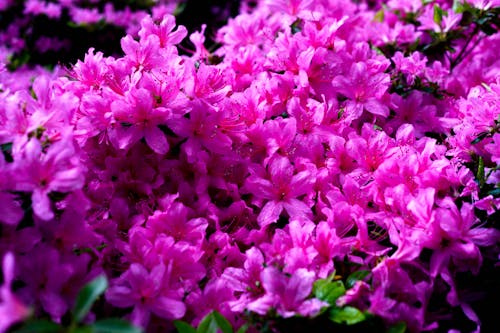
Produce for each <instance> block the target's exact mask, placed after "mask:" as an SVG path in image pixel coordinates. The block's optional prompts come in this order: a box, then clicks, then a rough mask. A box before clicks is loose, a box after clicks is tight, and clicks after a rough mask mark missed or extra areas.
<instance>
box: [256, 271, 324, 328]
mask: <svg viewBox="0 0 500 333" xmlns="http://www.w3.org/2000/svg"><path fill="white" fill-rule="evenodd" d="M261 280H262V285H263V287H264V289H265V291H266V294H265V295H264V296H262V297H260V298H258V299H257V300H255V301H253V302H251V303H250V304H248V309H249V310H250V311H253V312H256V313H258V314H261V315H265V314H266V313H267V312H268V311H269V310H270V309H271V308H275V309H276V311H277V312H278V314H279V315H280V316H282V317H283V318H289V317H292V316H294V315H296V314H300V315H303V316H310V315H314V314H316V313H318V312H319V310H320V309H321V308H322V307H324V306H328V303H326V302H323V301H320V300H318V299H315V298H313V299H308V298H309V295H310V294H311V291H312V284H313V282H314V280H315V274H314V273H313V272H310V271H308V270H307V269H298V270H297V271H295V272H294V273H293V274H292V276H291V277H287V276H286V275H285V274H283V273H282V272H280V270H278V269H277V268H275V267H266V268H264V269H263V270H262V273H261Z"/></svg>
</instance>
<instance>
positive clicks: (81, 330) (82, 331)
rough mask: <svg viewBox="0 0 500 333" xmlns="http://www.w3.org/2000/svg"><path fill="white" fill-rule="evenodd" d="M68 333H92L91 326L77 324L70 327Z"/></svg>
mask: <svg viewBox="0 0 500 333" xmlns="http://www.w3.org/2000/svg"><path fill="white" fill-rule="evenodd" d="M69 332H70V333H92V327H90V326H77V327H75V328H73V329H71V328H70V330H69Z"/></svg>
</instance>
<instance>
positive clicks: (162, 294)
mask: <svg viewBox="0 0 500 333" xmlns="http://www.w3.org/2000/svg"><path fill="white" fill-rule="evenodd" d="M171 270H172V267H171V266H165V265H164V264H163V263H160V264H158V265H157V266H156V267H154V268H153V269H152V270H148V269H146V268H145V267H144V266H142V265H141V264H138V263H135V264H132V265H130V268H129V270H128V271H127V272H125V274H123V275H122V276H120V277H119V278H118V279H116V280H114V281H112V283H111V287H110V288H109V289H108V291H107V292H106V299H107V300H108V302H110V303H111V304H113V305H115V306H117V307H122V308H128V307H133V311H132V313H131V314H130V317H131V320H132V322H133V323H134V324H136V325H140V326H142V327H146V326H147V323H148V322H149V318H150V316H151V313H154V314H155V315H157V316H159V317H161V318H165V319H179V318H181V317H182V316H184V313H185V312H186V305H185V304H184V303H183V302H182V301H181V297H182V295H179V294H178V293H177V292H175V291H169V289H168V285H169V281H170V276H171Z"/></svg>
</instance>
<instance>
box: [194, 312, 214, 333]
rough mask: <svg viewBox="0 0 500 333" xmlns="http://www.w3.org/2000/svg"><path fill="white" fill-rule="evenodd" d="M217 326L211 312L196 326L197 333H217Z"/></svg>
mask: <svg viewBox="0 0 500 333" xmlns="http://www.w3.org/2000/svg"><path fill="white" fill-rule="evenodd" d="M218 328H219V326H218V325H217V322H216V321H215V318H214V315H213V312H211V313H209V314H207V315H206V316H205V317H204V318H203V319H202V320H201V322H200V324H199V325H198V330H196V332H197V333H217V329H218Z"/></svg>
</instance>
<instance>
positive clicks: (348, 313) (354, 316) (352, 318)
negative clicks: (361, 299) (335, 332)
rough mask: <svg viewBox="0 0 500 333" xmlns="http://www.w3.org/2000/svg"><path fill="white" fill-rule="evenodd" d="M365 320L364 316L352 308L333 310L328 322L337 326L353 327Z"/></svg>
mask: <svg viewBox="0 0 500 333" xmlns="http://www.w3.org/2000/svg"><path fill="white" fill-rule="evenodd" d="M365 319H366V315H365V314H364V313H363V312H361V311H360V310H358V309H356V308H354V307H352V306H346V307H344V308H333V309H332V310H331V311H330V320H331V321H333V322H335V323H338V324H347V325H354V324H357V323H360V322H362V321H364V320H365Z"/></svg>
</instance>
